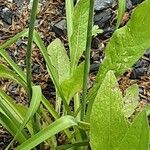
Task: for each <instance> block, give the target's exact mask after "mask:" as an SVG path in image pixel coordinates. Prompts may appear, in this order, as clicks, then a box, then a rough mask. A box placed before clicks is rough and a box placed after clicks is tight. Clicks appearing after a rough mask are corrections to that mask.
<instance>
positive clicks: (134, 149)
mask: <svg viewBox="0 0 150 150" xmlns="http://www.w3.org/2000/svg"><path fill="white" fill-rule="evenodd" d="M148 145H149V124H148V119H147V115H146V111H143V112H141V113H140V114H139V115H138V116H137V118H136V119H135V120H134V122H133V123H132V125H131V127H130V128H129V130H128V131H127V133H126V135H125V137H124V138H123V140H122V142H121V144H120V146H119V149H118V150H148V149H149V148H148Z"/></svg>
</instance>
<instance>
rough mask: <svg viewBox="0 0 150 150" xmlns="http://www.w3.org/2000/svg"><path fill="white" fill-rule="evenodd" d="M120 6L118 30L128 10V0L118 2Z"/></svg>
mask: <svg viewBox="0 0 150 150" xmlns="http://www.w3.org/2000/svg"><path fill="white" fill-rule="evenodd" d="M118 2H119V4H118V15H117V24H116V29H118V27H119V26H120V24H121V21H122V18H123V15H124V13H125V10H126V0H118Z"/></svg>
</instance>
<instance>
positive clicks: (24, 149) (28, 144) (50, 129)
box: [16, 116, 77, 150]
mask: <svg viewBox="0 0 150 150" xmlns="http://www.w3.org/2000/svg"><path fill="white" fill-rule="evenodd" d="M75 125H77V123H76V120H75V119H74V118H73V117H71V116H64V117H61V118H60V119H58V120H56V121H55V122H53V123H52V124H50V125H49V126H47V127H46V128H45V129H42V130H41V131H40V132H38V133H37V134H35V135H33V136H32V137H31V138H29V139H28V140H27V141H25V142H24V143H22V144H21V145H20V146H18V147H17V148H16V150H30V149H32V148H34V147H35V146H37V145H38V144H40V143H41V142H43V141H45V140H47V139H48V138H50V137H52V136H54V135H55V134H57V133H59V132H60V131H63V130H65V129H67V128H69V127H72V126H75Z"/></svg>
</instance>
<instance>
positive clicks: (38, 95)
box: [7, 86, 42, 149]
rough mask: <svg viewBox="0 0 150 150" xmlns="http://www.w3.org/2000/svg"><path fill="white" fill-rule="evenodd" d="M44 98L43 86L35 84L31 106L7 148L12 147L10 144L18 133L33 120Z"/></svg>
mask: <svg viewBox="0 0 150 150" xmlns="http://www.w3.org/2000/svg"><path fill="white" fill-rule="evenodd" d="M41 99H42V92H41V87H40V86H33V87H32V99H31V102H30V106H29V108H28V110H27V113H26V115H25V117H24V121H23V123H22V124H21V126H20V127H19V129H18V131H17V133H16V135H15V136H14V138H13V140H12V141H11V143H10V144H9V145H8V147H7V149H8V148H9V147H10V145H11V144H12V143H13V142H14V140H15V139H16V138H17V137H18V135H19V134H20V133H21V131H22V130H23V129H24V128H25V126H26V124H27V123H28V122H29V120H31V119H32V118H33V116H34V114H35V113H36V112H37V110H38V108H39V105H40V102H41Z"/></svg>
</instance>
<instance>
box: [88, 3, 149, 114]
mask: <svg viewBox="0 0 150 150" xmlns="http://www.w3.org/2000/svg"><path fill="white" fill-rule="evenodd" d="M149 9H150V1H149V0H145V1H144V2H143V3H141V4H140V5H139V6H137V8H136V9H135V11H134V13H133V14H132V16H131V19H130V21H129V22H128V23H127V25H126V26H124V27H122V28H120V29H118V30H116V31H115V33H114V34H113V36H112V38H111V39H110V42H109V43H108V45H107V47H106V50H105V58H104V60H103V62H102V64H101V66H100V69H99V72H98V74H97V77H96V84H95V85H94V86H93V88H92V89H91V90H90V92H89V94H88V98H87V99H88V101H89V102H90V108H91V106H92V105H93V101H94V99H95V97H96V94H97V90H98V89H99V87H100V85H101V83H102V81H103V79H104V77H105V75H106V73H107V72H108V71H109V70H113V71H114V72H115V75H116V76H120V75H122V74H123V73H124V72H125V71H126V70H128V69H129V68H131V67H132V66H133V64H134V63H135V62H136V61H137V60H138V59H139V58H140V57H141V56H142V55H143V54H144V52H145V51H146V49H148V48H149V47H150V28H149V26H150V21H149V20H150V15H149V13H147V12H149ZM139 22H142V23H139ZM90 108H89V112H90Z"/></svg>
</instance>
